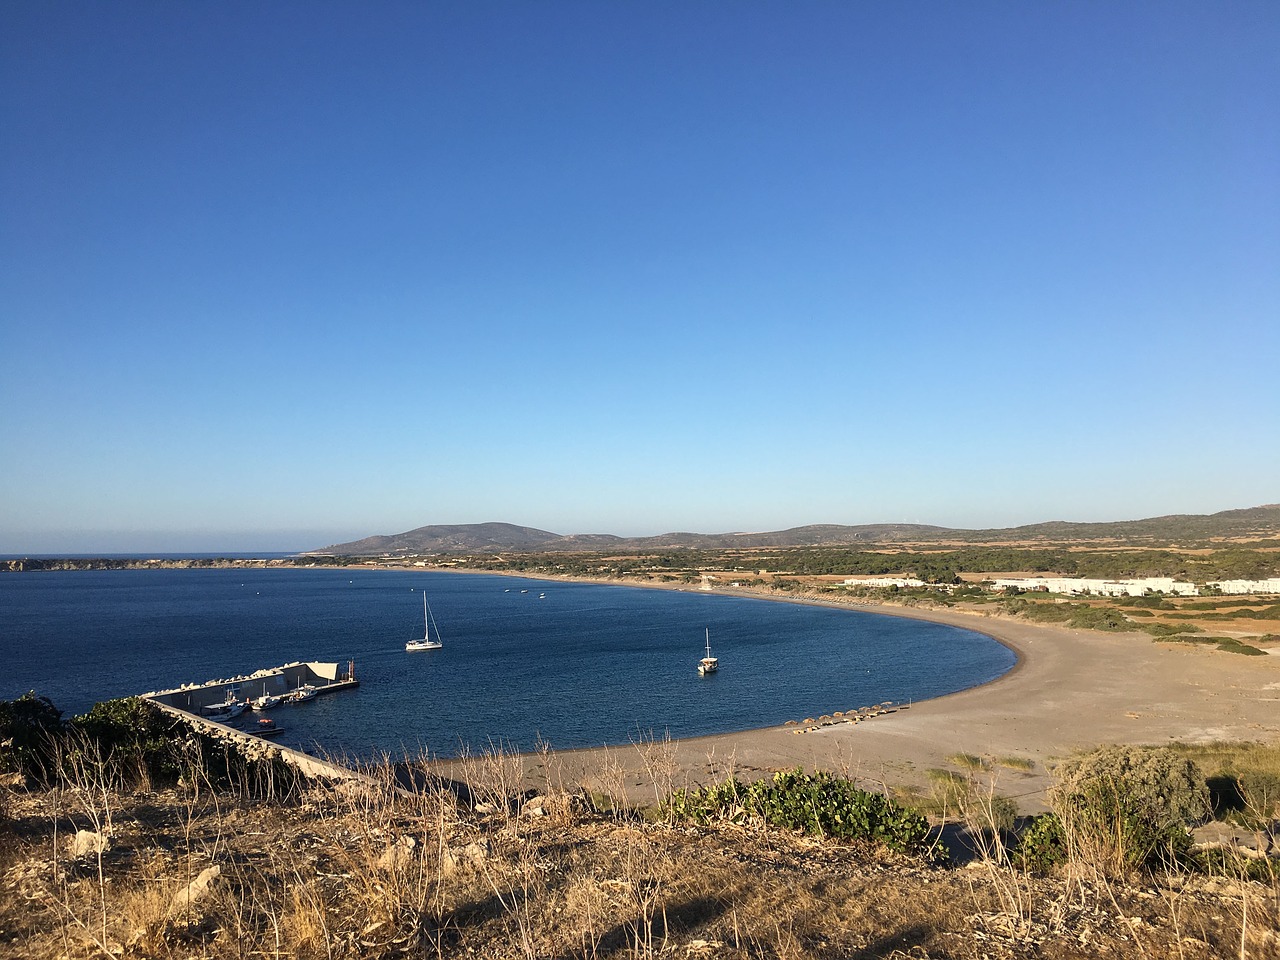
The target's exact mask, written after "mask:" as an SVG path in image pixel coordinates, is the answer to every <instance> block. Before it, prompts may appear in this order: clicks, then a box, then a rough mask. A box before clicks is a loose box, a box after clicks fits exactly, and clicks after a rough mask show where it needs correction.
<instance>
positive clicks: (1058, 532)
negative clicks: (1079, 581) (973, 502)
mask: <svg viewBox="0 0 1280 960" xmlns="http://www.w3.org/2000/svg"><path fill="white" fill-rule="evenodd" d="M1251 537H1252V538H1274V537H1280V504H1268V505H1266V506H1261V507H1250V508H1248V509H1245V510H1224V511H1222V512H1221V513H1214V514H1209V515H1201V514H1175V515H1172V516H1166V517H1151V518H1149V519H1146V520H1121V521H1116V522H1112V523H1069V522H1066V521H1050V522H1048V523H1037V524H1030V525H1028V526H1022V527H1008V528H1004V529H994V530H959V529H951V528H948V527H935V526H929V525H927V524H917V523H872V524H862V525H859V526H842V525H839V524H813V525H810V526H804V527H792V528H791V529H789V530H776V531H772V532H767V533H714V534H708V533H664V534H661V535H660V536H656V537H631V538H625V537H617V536H613V535H612V534H568V535H565V534H559V533H551V532H549V531H547V530H538V529H536V528H534V527H519V526H516V525H515V524H511V523H465V524H455V525H439V524H435V525H431V526H425V527H418V528H417V529H414V530H407V531H405V532H404V533H396V534H391V535H389V536H375V537H365V538H364V539H363V540H353V541H351V542H350V543H335V544H332V545H331V546H327V547H323V548H321V549H319V550H311V551H308V553H309V554H313V555H320V556H351V557H381V556H391V557H404V556H433V555H444V556H461V555H467V554H473V553H499V552H502V551H509V552H517V553H552V552H579V553H600V552H618V553H637V552H647V551H653V550H727V549H734V548H738V549H760V548H770V549H778V548H783V547H837V546H875V545H883V544H907V543H911V544H931V543H944V542H962V543H991V542H1020V541H1037V542H1046V543H1064V542H1075V541H1114V542H1118V543H1129V544H1142V545H1154V544H1173V543H1184V544H1185V543H1204V542H1207V541H1212V540H1219V539H1228V540H1239V539H1245V538H1251Z"/></svg>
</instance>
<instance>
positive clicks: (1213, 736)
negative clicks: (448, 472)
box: [433, 571, 1280, 812]
mask: <svg viewBox="0 0 1280 960" xmlns="http://www.w3.org/2000/svg"><path fill="white" fill-rule="evenodd" d="M458 572H463V571H458ZM466 572H477V573H478V572H485V573H491V571H466ZM515 576H522V577H524V578H525V579H540V580H551V581H565V582H597V583H606V584H609V585H613V586H635V587H639V588H642V589H644V588H647V589H659V590H660V589H677V590H678V589H682V588H681V587H678V586H675V585H661V584H640V583H628V582H619V581H616V580H607V581H599V580H586V579H585V578H583V579H581V580H580V579H578V578H568V577H563V578H562V577H548V576H541V577H530V576H526V575H523V574H517V575H515ZM683 589H684V590H685V592H693V591H691V590H688V589H687V588H683ZM701 592H711V593H717V594H721V595H726V596H734V597H741V598H755V599H762V600H776V601H779V602H790V603H808V604H817V605H822V606H829V607H833V608H836V609H843V610H861V611H863V612H865V613H872V614H880V615H884V616H896V617H902V618H907V619H916V620H925V621H929V622H934V623H941V624H945V625H948V626H954V627H958V628H961V629H965V630H970V631H973V632H975V633H979V634H982V635H984V636H986V637H989V638H990V639H991V640H993V641H995V642H997V643H1000V644H1001V645H1003V646H1004V647H1006V648H1007V649H1009V650H1010V651H1011V652H1012V653H1013V654H1014V657H1015V661H1014V664H1013V666H1011V667H1010V668H1009V669H1008V670H1007V671H1005V672H1004V673H1002V674H1001V675H1000V676H999V677H996V678H994V679H992V680H990V681H988V682H986V683H982V684H978V685H976V686H972V687H967V688H965V689H963V690H958V691H955V692H953V693H948V694H943V695H940V696H937V697H932V698H930V699H928V700H920V701H915V702H913V703H912V704H910V705H909V707H900V708H899V709H897V710H896V711H895V712H893V713H891V714H887V715H883V716H880V717H876V718H874V719H872V720H869V721H864V722H861V723H858V724H856V725H855V724H837V725H834V726H830V727H820V728H818V729H815V730H813V731H812V732H810V733H807V734H804V735H799V734H797V732H796V731H797V728H796V727H791V726H767V727H759V728H754V729H750V730H740V731H731V732H725V733H716V734H708V735H705V736H699V737H691V738H687V739H682V740H670V741H667V740H652V741H648V742H643V743H635V744H631V745H627V746H623V747H585V748H578V749H573V750H563V751H558V750H557V751H555V752H554V753H553V754H552V755H551V756H550V757H544V756H541V755H536V754H529V755H524V756H522V757H521V758H520V761H521V764H522V767H523V771H524V776H525V779H526V781H527V783H528V785H530V786H531V787H533V788H536V787H537V785H538V784H539V783H545V782H547V781H548V780H551V781H553V782H561V783H579V784H582V785H583V786H584V787H586V788H587V789H606V788H608V787H609V782H614V781H616V782H617V783H622V784H623V785H624V789H625V792H626V793H627V794H628V795H629V796H630V797H631V799H633V800H635V801H638V802H644V801H645V800H648V801H650V802H652V800H653V796H654V790H655V783H654V782H653V780H652V773H653V769H654V766H655V763H654V761H655V757H660V758H661V762H660V763H659V764H658V766H660V767H661V768H662V769H664V770H665V771H667V774H666V779H667V780H668V781H669V782H667V783H665V784H657V785H656V786H659V787H680V786H685V785H696V784H701V783H706V782H710V781H712V780H719V779H723V778H724V777H725V776H726V775H728V774H729V773H731V772H732V773H736V774H737V775H739V776H745V777H747V778H748V779H750V778H752V777H755V776H763V775H767V774H769V773H770V772H773V771H775V770H782V769H792V768H795V767H804V768H806V769H818V768H821V769H828V770H836V771H839V772H844V773H846V774H848V775H850V776H854V777H855V778H857V779H859V780H862V781H864V782H866V783H867V784H869V785H870V784H874V785H878V786H881V787H884V788H886V789H887V788H889V787H907V788H915V789H927V788H928V784H929V771H931V770H934V769H946V768H947V767H948V765H949V761H948V758H949V757H954V756H956V755H957V754H968V755H976V756H980V757H984V758H987V759H989V760H990V771H989V773H988V774H987V775H988V776H990V777H991V778H992V780H993V781H994V782H995V789H996V790H997V791H998V792H999V793H1001V794H1003V795H1005V796H1010V797H1013V798H1015V799H1016V801H1017V802H1018V804H1019V807H1020V809H1022V810H1023V812H1035V811H1037V810H1042V809H1044V791H1045V789H1046V788H1047V786H1048V785H1049V766H1050V765H1051V764H1052V762H1053V761H1054V760H1055V759H1057V758H1061V757H1064V756H1068V755H1070V754H1071V753H1073V752H1075V751H1077V750H1081V749H1087V748H1090V747H1093V746H1096V745H1099V744H1102V743H1143V744H1159V743H1167V742H1170V741H1172V740H1178V741H1184V742H1193V743H1194V742H1212V741H1225V740H1236V741H1257V740H1265V739H1276V738H1280V709H1277V708H1278V707H1280V657H1241V656H1237V655H1234V654H1230V653H1223V652H1218V651H1214V650H1206V649H1203V648H1199V647H1188V646H1186V645H1178V644H1167V643H1155V642H1153V641H1152V640H1151V638H1150V637H1149V636H1147V635H1146V634H1141V633H1101V632H1096V631H1088V630H1075V629H1070V628H1065V627H1058V626H1049V625H1042V624H1032V623H1027V622H1024V621H1018V620H1014V619H1010V618H1003V617H1001V618H996V617H990V616H983V615H981V614H977V613H969V612H962V611H954V610H946V611H938V610H920V609H917V608H902V607H892V606H886V605H871V604H866V605H864V604H858V605H852V604H844V603H838V602H830V601H823V600H817V599H809V598H801V597H778V596H770V595H766V594H760V593H756V592H754V591H737V590H711V591H701ZM553 746H554V745H553ZM1004 761H1010V762H1009V763H1005V762H1004ZM1028 763H1029V764H1030V769H1026V768H1025V767H1026V765H1027V764H1028ZM433 766H435V767H436V769H437V770H439V771H441V772H442V773H446V774H457V773H459V772H461V767H459V766H458V765H457V764H456V762H455V761H449V760H440V761H436V763H435V764H434V765H433ZM952 769H953V770H954V769H955V768H954V766H953V767H952Z"/></svg>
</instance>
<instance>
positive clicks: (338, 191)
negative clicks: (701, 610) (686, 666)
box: [0, 0, 1280, 553]
mask: <svg viewBox="0 0 1280 960" xmlns="http://www.w3.org/2000/svg"><path fill="white" fill-rule="evenodd" d="M1278 51H1280V4H1277V3H1275V2H1274V0H1263V2H1257V3H1241V2H1212V3H1208V2H1197V3H1179V2H1170V0H1158V2H1149V3H1148V2H1126V3H1120V4H1117V3H1113V2H1110V0H1106V2H1096V3H1090V2H1071V3H1053V2H1050V3H1034V4H1031V3H1023V2H1013V0H1009V2H998V3H984V2H967V3H947V2H926V3H921V2H910V0H908V2H892V3H854V2H803V3H793V2H785V3H784V2H781V0H778V2H745V3H743V2H730V0H720V2H698V0H693V2H688V0H681V2H670V3H663V2H651V0H645V2H639V0H637V2H595V0H592V2H581V3H579V2H564V0H555V2H514V0H507V2H485V0H467V2H450V3H441V2H435V3H432V2H412V3H397V2H384V3H375V4H363V3H361V4H357V3H330V2H315V0H308V2H299V3H291V2H284V0H274V2H271V3H260V2H257V0H254V2H235V0H220V2H218V3H172V2H167V0H164V2H161V0H155V2H133V0H120V2H110V3H108V2H52V3H34V2H32V3H23V2H7V3H4V4H3V5H2V6H0V164H2V166H0V410H2V412H0V553H24V552H29V553H57V552H94V551H123V552H130V551H147V550H157V551H159V550H173V551H181V550H191V551H197V550H236V549H241V550H270V549H278V550H302V549H308V548H314V547H318V546H321V545H324V544H327V543H332V542H336V541H339V540H346V539H351V538H355V537H359V536H365V535H369V534H376V533H395V532H399V531H403V530H407V529H410V528H413V527H417V526H421V525H424V524H430V523H472V522H481V521H489V520H505V521H510V522H513V523H518V524H523V525H529V526H536V527H541V528H544V529H548V530H553V531H556V532H559V533H597V532H603V533H616V534H621V535H644V534H656V533H662V532H666V531H672V530H694V531H699V532H723V531H729V530H772V529H781V528H784V527H789V526H795V525H799V524H806V523H865V522H879V521H902V520H909V521H916V522H923V523H937V524H944V525H949V526H964V527H990V526H1007V525H1013V524H1018V523H1027V522H1036V521H1042V520H1051V519H1066V520H1116V519H1131V518H1137V517H1146V516H1154V515H1159V514H1165V513H1210V512H1214V511H1217V510H1222V509H1229V508H1233V507H1245V506H1254V505H1257V504H1260V503H1268V502H1275V501H1277V500H1280V421H1278V420H1277V415H1278V411H1280V362H1278V361H1280V53H1278Z"/></svg>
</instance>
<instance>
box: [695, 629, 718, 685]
mask: <svg viewBox="0 0 1280 960" xmlns="http://www.w3.org/2000/svg"><path fill="white" fill-rule="evenodd" d="M719 669H720V661H719V659H718V658H716V657H713V656H712V655H711V628H710V627H707V655H706V656H705V657H703V658H702V659H701V660H699V661H698V674H699V675H700V676H704V677H705V676H706V675H707V674H708V673H715V672H716V671H717V670H719Z"/></svg>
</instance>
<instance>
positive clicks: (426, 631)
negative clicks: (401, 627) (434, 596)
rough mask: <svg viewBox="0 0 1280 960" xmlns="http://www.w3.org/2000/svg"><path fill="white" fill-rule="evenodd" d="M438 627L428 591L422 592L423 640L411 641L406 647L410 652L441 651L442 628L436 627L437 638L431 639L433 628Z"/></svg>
mask: <svg viewBox="0 0 1280 960" xmlns="http://www.w3.org/2000/svg"><path fill="white" fill-rule="evenodd" d="M435 626H436V618H435V616H434V615H433V614H432V612H431V607H430V605H429V604H428V603H427V591H425V590H423V591H422V629H423V632H422V639H421V640H410V641H409V642H408V643H406V644H405V645H404V648H405V649H406V650H408V651H411V652H412V651H414V650H439V649H440V648H441V647H443V646H444V644H443V643H441V642H440V628H439V627H436V638H435V639H434V640H432V639H431V628H432V627H435Z"/></svg>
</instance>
